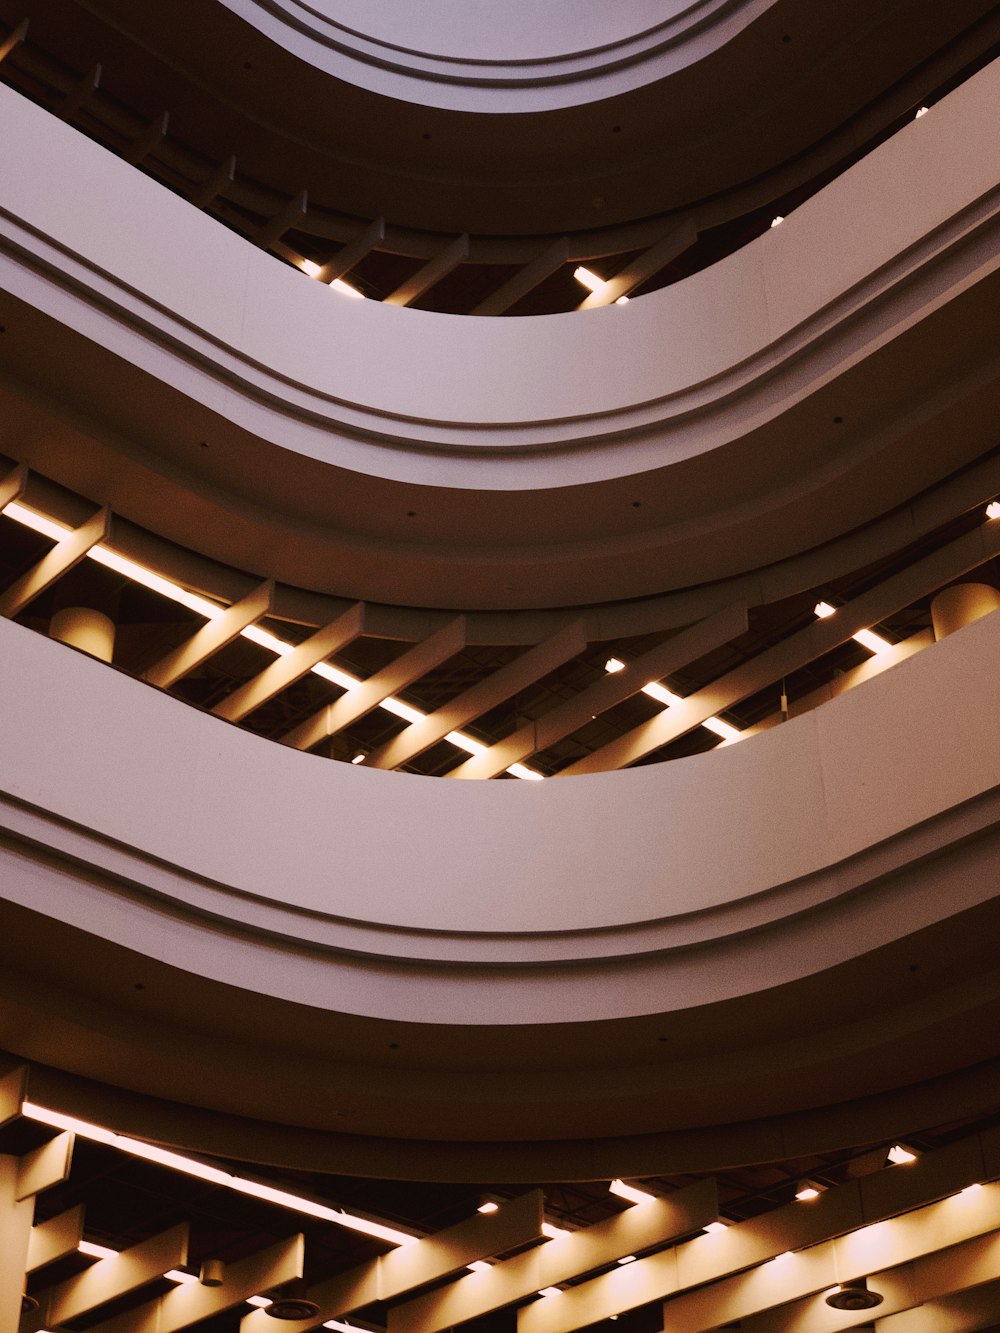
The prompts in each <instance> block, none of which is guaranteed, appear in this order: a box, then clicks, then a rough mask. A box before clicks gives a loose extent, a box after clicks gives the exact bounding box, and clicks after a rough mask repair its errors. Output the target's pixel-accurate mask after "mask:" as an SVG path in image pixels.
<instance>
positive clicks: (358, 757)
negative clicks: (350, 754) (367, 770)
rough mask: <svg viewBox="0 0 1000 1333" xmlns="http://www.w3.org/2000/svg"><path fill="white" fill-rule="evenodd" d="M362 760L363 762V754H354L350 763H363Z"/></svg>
mask: <svg viewBox="0 0 1000 1333" xmlns="http://www.w3.org/2000/svg"><path fill="white" fill-rule="evenodd" d="M364 762H365V756H364V755H363V754H356V755H355V756H354V758H353V759H352V760H351V763H352V764H363V763H364Z"/></svg>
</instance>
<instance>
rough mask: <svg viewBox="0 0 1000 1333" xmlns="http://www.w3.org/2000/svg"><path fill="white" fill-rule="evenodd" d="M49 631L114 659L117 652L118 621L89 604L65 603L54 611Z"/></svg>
mask: <svg viewBox="0 0 1000 1333" xmlns="http://www.w3.org/2000/svg"><path fill="white" fill-rule="evenodd" d="M49 634H50V636H51V637H52V638H53V639H58V640H59V642H60V643H68V644H69V645H70V647H71V648H80V649H82V650H83V652H85V653H90V655H91V657H99V658H100V660H101V661H102V662H110V661H111V659H112V658H113V657H114V653H115V622H114V621H113V620H112V619H111V617H110V616H106V615H105V614H104V612H103V611H95V610H94V609H93V608H92V607H89V606H64V607H63V608H62V610H61V611H56V612H54V613H53V616H52V620H51V621H50V623H49Z"/></svg>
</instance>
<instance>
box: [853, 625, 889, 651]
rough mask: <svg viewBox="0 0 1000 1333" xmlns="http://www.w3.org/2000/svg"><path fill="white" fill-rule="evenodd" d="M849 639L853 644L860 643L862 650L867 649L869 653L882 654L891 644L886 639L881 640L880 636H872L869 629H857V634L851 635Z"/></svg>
mask: <svg viewBox="0 0 1000 1333" xmlns="http://www.w3.org/2000/svg"><path fill="white" fill-rule="evenodd" d="M851 638H852V639H853V640H854V642H855V643H860V644H861V646H862V648H867V649H868V651H869V652H870V653H884V652H885V650H886V649H887V648H891V647H892V644H891V643H890V642H889V640H888V639H883V638H882V636H881V634H874V633H873V632H872V631H871V630H870V629H859V630H858V632H857V634H852V635H851Z"/></svg>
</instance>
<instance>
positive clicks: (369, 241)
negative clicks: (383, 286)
mask: <svg viewBox="0 0 1000 1333" xmlns="http://www.w3.org/2000/svg"><path fill="white" fill-rule="evenodd" d="M384 240H385V218H376V219H375V220H374V222H369V224H368V226H367V227H365V229H364V231H360V232H358V234H357V236H355V237H354V238H353V240H350V241H348V242H347V244H346V245H344V246H342V247H341V248H340V249H339V250H338V251H337V253H336V254H335V255H334V256H333V258H332V259H328V260H327V261H326V263H325V264H321V265H320V269H319V272H318V273H317V274H316V280H317V282H326V283H330V282H333V281H334V280H335V279H336V278H342V277H343V276H344V274H345V273H350V271H351V269H352V268H356V267H357V265H358V264H360V263H361V261H362V259H364V258H365V256H366V255H370V254H371V252H372V251H373V250H374V249H376V247H377V246H379V245H381V244H382V242H383V241H384Z"/></svg>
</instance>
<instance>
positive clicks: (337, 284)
mask: <svg viewBox="0 0 1000 1333" xmlns="http://www.w3.org/2000/svg"><path fill="white" fill-rule="evenodd" d="M299 267H300V268H301V269H302V272H303V273H308V274H309V276H310V278H316V277H318V276H319V274H320V273H321V271H322V269H321V267H320V265H319V264H314V263H313V261H312V260H311V259H303V260H302V262H301V264H300V265H299ZM326 285H327V286H328V287H332V288H333V290H334V291H335V292H340V294H341V295H342V296H352V297H353V298H354V300H355V301H363V300H364V299H365V295H364V292H359V291H358V289H357V287H352V286H351V284H350V283H349V282H345V281H344V280H343V278H334V280H333V282H328V283H327V284H326Z"/></svg>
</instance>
